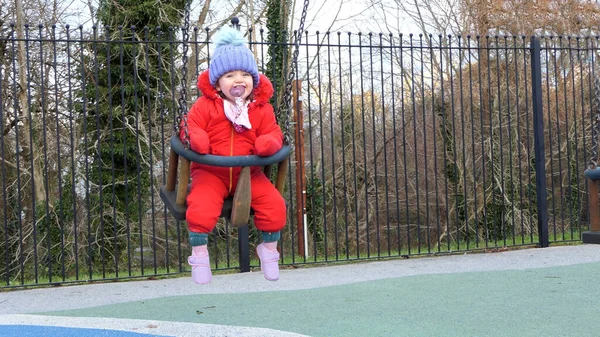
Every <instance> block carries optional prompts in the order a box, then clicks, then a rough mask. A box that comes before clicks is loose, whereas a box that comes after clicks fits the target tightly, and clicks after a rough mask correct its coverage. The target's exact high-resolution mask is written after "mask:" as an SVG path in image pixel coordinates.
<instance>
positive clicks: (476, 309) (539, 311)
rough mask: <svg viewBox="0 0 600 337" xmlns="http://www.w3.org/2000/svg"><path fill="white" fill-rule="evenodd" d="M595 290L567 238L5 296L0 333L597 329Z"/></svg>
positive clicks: (583, 249) (593, 266) (590, 259)
mask: <svg viewBox="0 0 600 337" xmlns="http://www.w3.org/2000/svg"><path fill="white" fill-rule="evenodd" d="M599 293H600V245H574V246H560V247H550V248H537V249H526V250H516V251H506V252H499V253H487V254H467V255H453V256H441V257H431V258H429V257H428V258H418V259H409V260H389V261H381V262H371V263H354V264H349V265H336V266H328V267H318V268H301V269H296V270H283V271H282V274H281V279H280V280H279V281H277V282H268V281H266V280H264V278H263V277H262V275H261V274H260V272H258V273H249V274H232V275H216V276H215V277H214V279H213V282H212V283H211V284H210V285H207V286H198V285H195V284H193V283H192V282H191V281H190V279H189V278H179V279H168V280H159V281H136V282H119V283H110V284H95V285H85V286H70V287H61V288H49V289H32V290H23V291H10V292H5V293H0V332H1V331H2V325H3V324H4V325H5V326H8V325H11V324H12V325H18V324H22V325H28V324H29V325H50V326H64V327H89V328H98V329H115V330H120V331H129V332H137V333H148V334H154V335H163V336H300V335H305V336H540V335H543V336H600V329H599V328H598V327H597V325H596V324H595V323H593V322H596V321H597V317H598V314H599V313H600V306H599V305H598V300H597V298H598V294H599ZM267 307H268V308H267ZM32 314H35V315H32ZM81 324H87V325H81ZM0 335H1V334H0Z"/></svg>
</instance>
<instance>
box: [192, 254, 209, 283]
mask: <svg viewBox="0 0 600 337" xmlns="http://www.w3.org/2000/svg"><path fill="white" fill-rule="evenodd" d="M188 263H189V264H190V266H192V281H194V282H195V283H198V284H207V283H210V281H211V280H212V271H211V270H210V260H209V258H208V253H200V254H197V253H195V252H192V256H189V257H188Z"/></svg>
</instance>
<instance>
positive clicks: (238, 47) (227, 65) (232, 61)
mask: <svg viewBox="0 0 600 337" xmlns="http://www.w3.org/2000/svg"><path fill="white" fill-rule="evenodd" d="M214 43H215V46H216V48H215V51H214V53H213V55H212V58H211V60H210V66H209V79H210V84H211V85H212V86H213V87H214V86H215V85H216V84H217V81H218V80H219V78H220V77H221V76H223V75H224V74H226V73H228V72H230V71H234V70H242V71H245V72H248V73H249V74H251V75H252V78H253V80H254V81H253V82H254V87H255V88H256V86H258V78H259V77H258V66H257V65H256V60H255V59H254V55H252V52H251V51H250V49H248V47H246V40H245V39H244V36H243V35H242V34H241V33H240V32H239V31H238V30H237V29H233V28H231V27H228V26H223V27H222V28H221V29H220V30H219V32H218V33H217V35H216V36H215V38H214Z"/></svg>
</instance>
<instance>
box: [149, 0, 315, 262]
mask: <svg viewBox="0 0 600 337" xmlns="http://www.w3.org/2000/svg"><path fill="white" fill-rule="evenodd" d="M190 2H191V1H186V5H185V13H184V27H183V56H182V63H183V66H182V72H183V75H182V77H181V87H182V89H181V95H180V97H179V100H178V117H177V119H176V123H177V125H175V133H174V134H173V136H172V137H171V140H170V143H171V150H170V153H169V166H168V170H167V180H166V184H165V185H164V186H162V187H161V189H160V197H161V199H162V200H163V202H164V203H165V206H166V207H167V209H168V210H169V212H170V213H171V215H172V216H173V217H174V218H175V219H177V220H185V214H186V209H187V205H186V197H187V194H188V193H189V189H190V185H189V180H190V162H195V163H201V164H205V165H211V166H219V167H241V168H242V169H241V173H240V176H239V178H238V182H237V187H236V190H235V192H234V195H233V197H230V198H228V199H226V200H225V202H224V204H223V207H222V210H221V217H223V218H225V219H227V220H228V221H230V223H231V224H232V225H233V226H234V227H236V228H238V246H239V251H240V256H239V259H240V269H241V271H242V272H247V271H250V259H249V253H248V250H249V243H248V225H247V224H248V219H249V217H250V215H251V214H252V210H251V207H250V202H251V193H250V192H251V187H250V166H262V167H263V170H264V172H265V174H266V176H267V177H270V176H271V170H272V167H273V165H274V164H277V175H276V179H275V181H274V182H273V183H274V185H275V187H276V188H277V190H278V191H279V193H282V194H283V191H284V187H285V178H286V176H287V170H288V163H289V155H290V152H291V148H290V145H289V142H290V135H289V132H290V130H289V129H290V110H291V108H290V100H291V95H292V82H293V80H294V76H295V74H296V71H297V60H298V54H299V49H300V41H301V38H302V34H303V32H304V22H305V19H306V12H307V9H308V0H305V1H304V7H303V10H302V15H301V18H300V26H299V28H298V30H297V32H296V34H295V39H294V51H293V54H292V60H291V66H290V69H289V72H288V74H287V76H286V81H285V84H284V95H283V99H282V102H281V104H280V105H279V107H278V108H277V111H276V118H277V119H278V120H279V118H281V117H282V114H285V116H283V117H284V118H285V129H284V130H283V134H284V144H283V147H282V148H281V150H279V151H278V152H277V153H275V154H274V155H272V156H270V157H260V156H256V155H249V156H228V157H226V156H215V155H210V154H206V155H202V154H199V153H197V152H195V151H193V150H191V149H190V142H189V133H188V130H187V128H188V125H187V112H188V107H187V90H186V87H187V84H186V83H185V81H186V78H187V77H186V75H187V61H188V57H187V52H188V48H189V46H188V39H189V34H188V31H189V26H190V19H189V17H190ZM231 23H232V25H233V26H234V27H235V28H238V29H239V20H238V19H237V18H233V19H232V20H231ZM182 131H183V134H184V137H183V140H181V139H180V137H179V135H180V133H181V132H182Z"/></svg>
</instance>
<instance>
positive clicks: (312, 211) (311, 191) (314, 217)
mask: <svg viewBox="0 0 600 337" xmlns="http://www.w3.org/2000/svg"><path fill="white" fill-rule="evenodd" d="M324 208H325V202H324V200H323V181H322V180H321V179H320V178H319V177H317V176H315V175H311V177H310V182H309V183H308V184H307V186H306V216H307V221H308V231H309V232H310V233H311V237H312V239H313V240H315V241H317V243H319V244H320V243H322V242H323V240H324V239H325V233H324V231H323V210H324Z"/></svg>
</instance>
